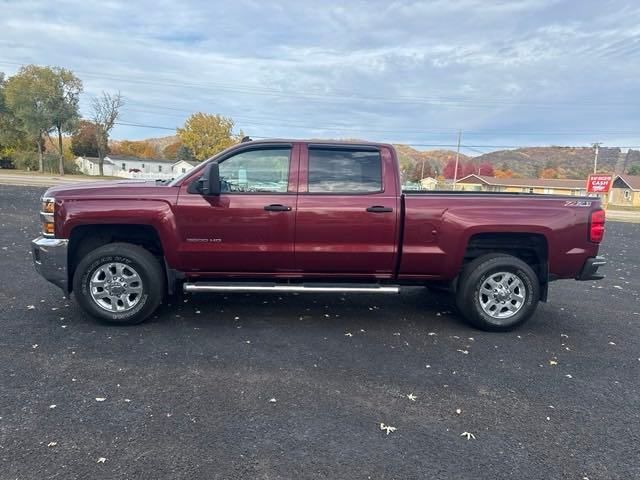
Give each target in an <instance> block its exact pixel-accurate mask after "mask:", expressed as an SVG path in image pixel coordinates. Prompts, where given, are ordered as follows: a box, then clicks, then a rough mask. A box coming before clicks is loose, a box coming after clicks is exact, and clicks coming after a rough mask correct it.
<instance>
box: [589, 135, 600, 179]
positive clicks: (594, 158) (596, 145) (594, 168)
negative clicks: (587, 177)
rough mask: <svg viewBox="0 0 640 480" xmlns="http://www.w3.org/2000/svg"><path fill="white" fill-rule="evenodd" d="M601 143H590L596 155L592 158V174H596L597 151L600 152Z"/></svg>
mask: <svg viewBox="0 0 640 480" xmlns="http://www.w3.org/2000/svg"><path fill="white" fill-rule="evenodd" d="M600 145H602V142H596V143H592V144H591V146H592V147H593V148H594V149H595V151H596V155H595V157H593V173H598V150H600Z"/></svg>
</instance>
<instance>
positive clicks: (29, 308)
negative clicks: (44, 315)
mask: <svg viewBox="0 0 640 480" xmlns="http://www.w3.org/2000/svg"><path fill="white" fill-rule="evenodd" d="M35 309H36V306H35V305H27V310H35Z"/></svg>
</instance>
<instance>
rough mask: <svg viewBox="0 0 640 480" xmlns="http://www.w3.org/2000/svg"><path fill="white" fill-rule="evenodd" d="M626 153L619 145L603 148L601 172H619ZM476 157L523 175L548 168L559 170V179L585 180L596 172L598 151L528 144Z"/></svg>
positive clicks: (599, 162)
mask: <svg viewBox="0 0 640 480" xmlns="http://www.w3.org/2000/svg"><path fill="white" fill-rule="evenodd" d="M625 156H626V155H625V154H623V153H621V152H620V149H619V148H601V149H600V151H599V153H598V171H600V172H611V173H613V172H615V171H616V167H617V166H618V164H619V163H624V158H625ZM475 159H476V161H479V162H490V163H492V164H493V166H494V167H495V168H503V166H504V167H507V168H509V169H511V170H512V171H513V172H514V173H516V174H518V175H520V176H522V177H529V178H537V177H540V174H541V172H542V171H543V170H544V169H555V170H556V171H557V173H558V178H574V179H583V178H586V177H587V175H589V173H592V172H593V160H594V150H593V148H590V147H527V148H518V149H516V150H498V151H495V152H491V153H485V154H484V155H480V156H478V157H475Z"/></svg>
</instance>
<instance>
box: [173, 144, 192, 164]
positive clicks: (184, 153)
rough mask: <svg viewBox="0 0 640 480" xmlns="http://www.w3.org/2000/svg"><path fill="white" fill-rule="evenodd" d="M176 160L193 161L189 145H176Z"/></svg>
mask: <svg viewBox="0 0 640 480" xmlns="http://www.w3.org/2000/svg"><path fill="white" fill-rule="evenodd" d="M178 160H184V161H185V162H195V161H196V157H194V156H193V152H192V151H191V149H190V148H189V147H185V146H184V145H180V146H179V147H178V151H177V152H176V161H178Z"/></svg>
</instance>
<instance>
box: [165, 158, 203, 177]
mask: <svg viewBox="0 0 640 480" xmlns="http://www.w3.org/2000/svg"><path fill="white" fill-rule="evenodd" d="M196 165H198V162H192V161H190V160H178V161H177V162H175V163H174V164H173V165H172V166H171V168H172V169H173V174H174V175H175V176H178V175H182V174H183V173H187V172H188V171H189V170H191V169H192V168H193V167H195V166H196Z"/></svg>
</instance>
